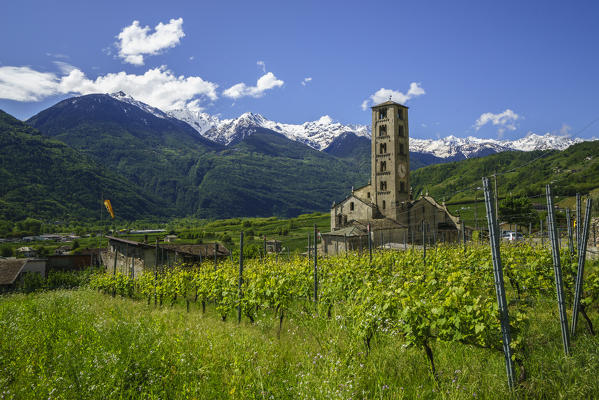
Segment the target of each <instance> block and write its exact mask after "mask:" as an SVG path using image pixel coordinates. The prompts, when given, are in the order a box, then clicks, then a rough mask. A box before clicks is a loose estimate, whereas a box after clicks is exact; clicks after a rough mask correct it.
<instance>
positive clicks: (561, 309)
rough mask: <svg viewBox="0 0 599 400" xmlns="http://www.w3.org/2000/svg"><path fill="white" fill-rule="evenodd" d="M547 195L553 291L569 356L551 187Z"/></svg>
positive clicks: (565, 350)
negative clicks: (553, 280) (555, 295)
mask: <svg viewBox="0 0 599 400" xmlns="http://www.w3.org/2000/svg"><path fill="white" fill-rule="evenodd" d="M545 190H546V193H547V218H548V219H549V225H548V228H549V239H550V240H551V250H552V251H551V253H552V255H553V272H554V275H555V290H556V292H557V307H558V310H559V319H560V325H561V330H562V341H563V343H564V353H566V355H569V354H570V335H569V334H570V332H569V331H568V319H567V316H566V304H565V300H564V284H563V281H562V266H561V262H560V256H559V248H558V245H557V228H556V226H555V210H554V208H553V199H552V198H551V187H550V186H549V185H547V186H546V188H545Z"/></svg>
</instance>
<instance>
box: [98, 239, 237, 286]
mask: <svg viewBox="0 0 599 400" xmlns="http://www.w3.org/2000/svg"><path fill="white" fill-rule="evenodd" d="M107 238H108V248H107V249H105V250H104V251H102V252H101V254H102V262H103V263H104V266H105V267H106V271H107V272H109V273H114V272H115V271H116V272H120V273H122V274H128V275H131V276H132V277H134V278H135V277H137V276H139V275H141V274H142V273H143V272H144V271H145V270H147V269H153V268H155V267H157V266H165V265H168V266H172V265H174V264H179V263H181V264H193V263H199V262H202V261H203V260H207V259H210V260H212V259H214V258H216V259H220V260H222V259H224V258H227V257H229V255H230V252H229V250H228V249H227V248H226V247H225V246H223V245H221V244H218V243H208V244H190V245H174V244H159V245H158V246H156V244H149V243H143V242H136V241H133V240H128V239H123V238H117V237H114V236H107Z"/></svg>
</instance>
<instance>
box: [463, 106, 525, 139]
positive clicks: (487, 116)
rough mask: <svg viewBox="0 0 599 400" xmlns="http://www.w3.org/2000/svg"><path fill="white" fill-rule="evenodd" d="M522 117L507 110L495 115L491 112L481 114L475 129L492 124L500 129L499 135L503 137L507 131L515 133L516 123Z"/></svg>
mask: <svg viewBox="0 0 599 400" xmlns="http://www.w3.org/2000/svg"><path fill="white" fill-rule="evenodd" d="M520 118H521V116H520V115H518V114H516V113H515V112H513V111H512V110H510V109H509V108H508V109H506V110H505V111H504V112H501V113H498V114H493V113H490V112H486V113H484V114H481V116H480V117H479V118H478V119H477V120H476V122H475V123H474V129H476V130H479V129H480V128H482V127H483V126H485V125H486V124H488V123H491V124H493V125H495V126H497V127H499V129H498V130H497V132H498V133H499V135H503V132H505V130H506V129H507V130H510V131H515V130H516V121H517V120H518V119H520Z"/></svg>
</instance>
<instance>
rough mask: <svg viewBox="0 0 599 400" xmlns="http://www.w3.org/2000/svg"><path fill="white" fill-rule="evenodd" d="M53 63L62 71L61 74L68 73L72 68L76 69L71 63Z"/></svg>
mask: <svg viewBox="0 0 599 400" xmlns="http://www.w3.org/2000/svg"><path fill="white" fill-rule="evenodd" d="M54 65H56V66H57V67H58V69H59V70H60V72H62V73H63V74H68V73H70V72H71V71H72V70H74V69H77V68H75V67H73V66H72V65H71V64H69V63H66V62H62V61H54Z"/></svg>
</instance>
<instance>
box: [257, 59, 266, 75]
mask: <svg viewBox="0 0 599 400" xmlns="http://www.w3.org/2000/svg"><path fill="white" fill-rule="evenodd" d="M256 65H257V66H259V67H260V69H261V70H262V73H266V63H265V62H264V61H260V60H259V61H256Z"/></svg>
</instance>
